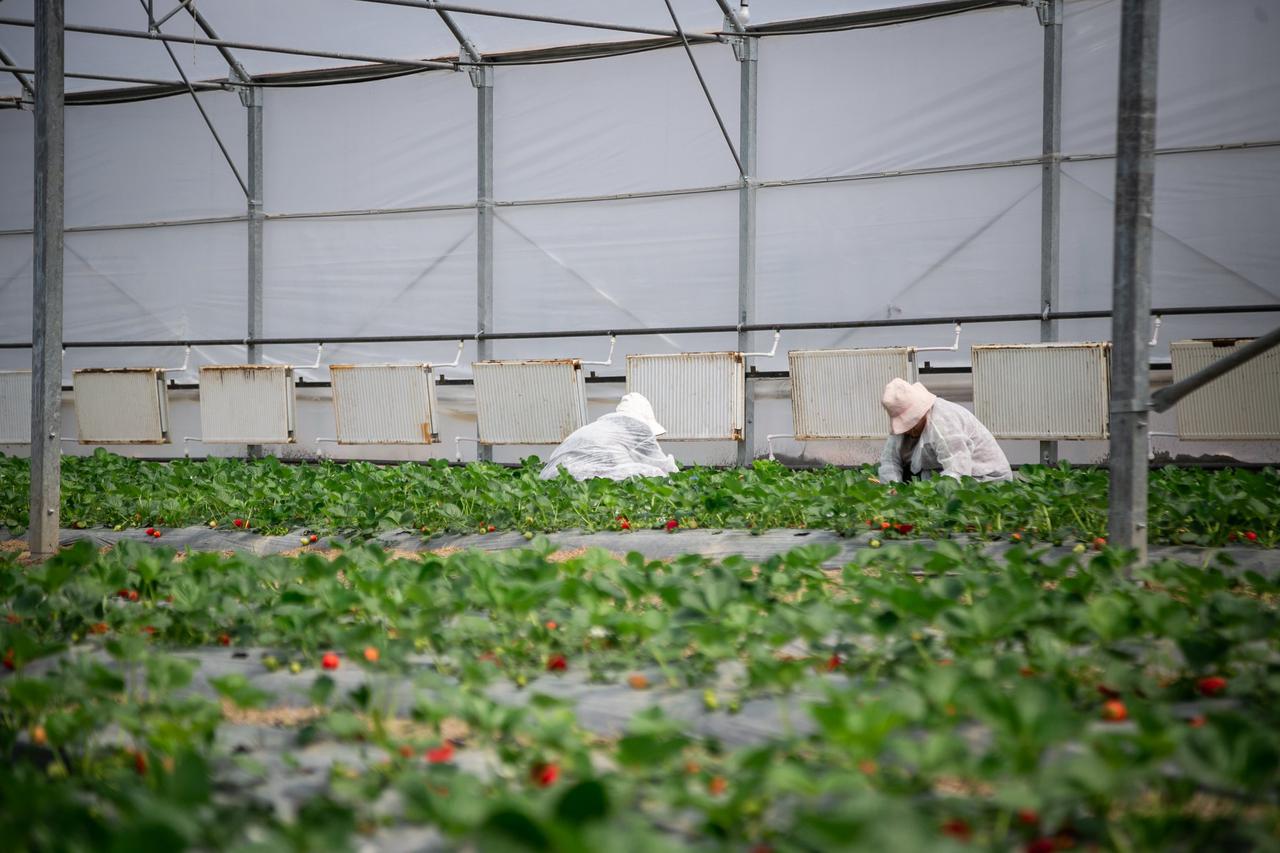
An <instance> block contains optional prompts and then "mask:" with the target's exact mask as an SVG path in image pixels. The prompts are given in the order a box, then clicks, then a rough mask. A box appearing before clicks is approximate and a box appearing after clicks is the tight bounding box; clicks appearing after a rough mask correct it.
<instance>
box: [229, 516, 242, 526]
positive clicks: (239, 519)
mask: <svg viewBox="0 0 1280 853" xmlns="http://www.w3.org/2000/svg"><path fill="white" fill-rule="evenodd" d="M231 523H232V524H234V525H235V526H236V527H244V519H243V518H237V519H236V520H235V521H233V522H231Z"/></svg>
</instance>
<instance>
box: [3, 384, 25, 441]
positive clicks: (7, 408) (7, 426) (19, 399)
mask: <svg viewBox="0 0 1280 853" xmlns="http://www.w3.org/2000/svg"><path fill="white" fill-rule="evenodd" d="M30 443H31V371H30V370H0V444H30Z"/></svg>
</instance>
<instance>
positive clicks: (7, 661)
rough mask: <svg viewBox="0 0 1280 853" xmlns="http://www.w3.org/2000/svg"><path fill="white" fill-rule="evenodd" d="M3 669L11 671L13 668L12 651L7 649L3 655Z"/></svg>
mask: <svg viewBox="0 0 1280 853" xmlns="http://www.w3.org/2000/svg"><path fill="white" fill-rule="evenodd" d="M4 668H5V669H7V670H12V669H13V668H14V664H13V649H9V650H8V651H7V652H5V653H4Z"/></svg>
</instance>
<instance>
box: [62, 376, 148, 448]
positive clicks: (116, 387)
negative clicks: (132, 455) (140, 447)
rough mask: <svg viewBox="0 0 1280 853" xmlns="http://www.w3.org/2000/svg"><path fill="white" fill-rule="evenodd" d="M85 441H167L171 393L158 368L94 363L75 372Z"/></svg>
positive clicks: (80, 433) (80, 427) (78, 422)
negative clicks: (94, 364)
mask: <svg viewBox="0 0 1280 853" xmlns="http://www.w3.org/2000/svg"><path fill="white" fill-rule="evenodd" d="M71 383H72V387H73V389H74V390H75V401H76V436H77V439H76V440H77V441H79V442H80V443H81V444H167V443H168V441H169V398H168V394H167V393H166V391H165V386H164V370H163V369H161V368H159V367H122V368H92V369H88V370H76V371H74V372H72V374H71Z"/></svg>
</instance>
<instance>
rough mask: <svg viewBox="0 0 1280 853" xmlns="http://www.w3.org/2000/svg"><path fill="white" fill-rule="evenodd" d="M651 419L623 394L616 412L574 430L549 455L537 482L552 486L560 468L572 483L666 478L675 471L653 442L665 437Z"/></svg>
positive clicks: (634, 397)
mask: <svg viewBox="0 0 1280 853" xmlns="http://www.w3.org/2000/svg"><path fill="white" fill-rule="evenodd" d="M665 431H666V430H664V429H663V428H662V425H661V424H659V423H658V422H657V421H656V420H654V418H653V408H652V407H651V406H650V405H649V401H648V400H646V399H645V398H644V397H642V396H641V395H639V394H627V395H626V396H624V397H623V398H622V402H621V403H619V404H618V410H617V411H616V412H611V413H610V414H607V415H604V416H603V417H601V418H599V419H598V420H596V421H594V422H592V423H589V424H587V425H586V426H583V427H579V428H578V429H576V430H574V431H573V433H572V434H570V436H569V437H568V438H566V439H565V440H564V441H563V442H561V444H560V446H559V447H557V448H556V449H555V452H554V453H552V454H551V458H550V459H548V460H547V464H546V466H545V467H543V469H542V474H541V477H542V479H544V480H552V479H555V477H556V476H557V475H558V473H559V469H560V468H563V469H564V470H565V471H568V472H569V475H570V476H571V477H573V478H574V479H575V480H589V479H591V478H592V477H608V478H609V479H610V480H625V479H627V478H628V477H665V476H666V475H667V474H672V473H674V472H676V471H678V470H679V467H678V466H677V465H676V460H675V458H674V457H672V456H668V455H667V454H665V453H663V452H662V448H661V447H659V446H658V438H657V436H658V435H659V434H661V433H663V432H665Z"/></svg>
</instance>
